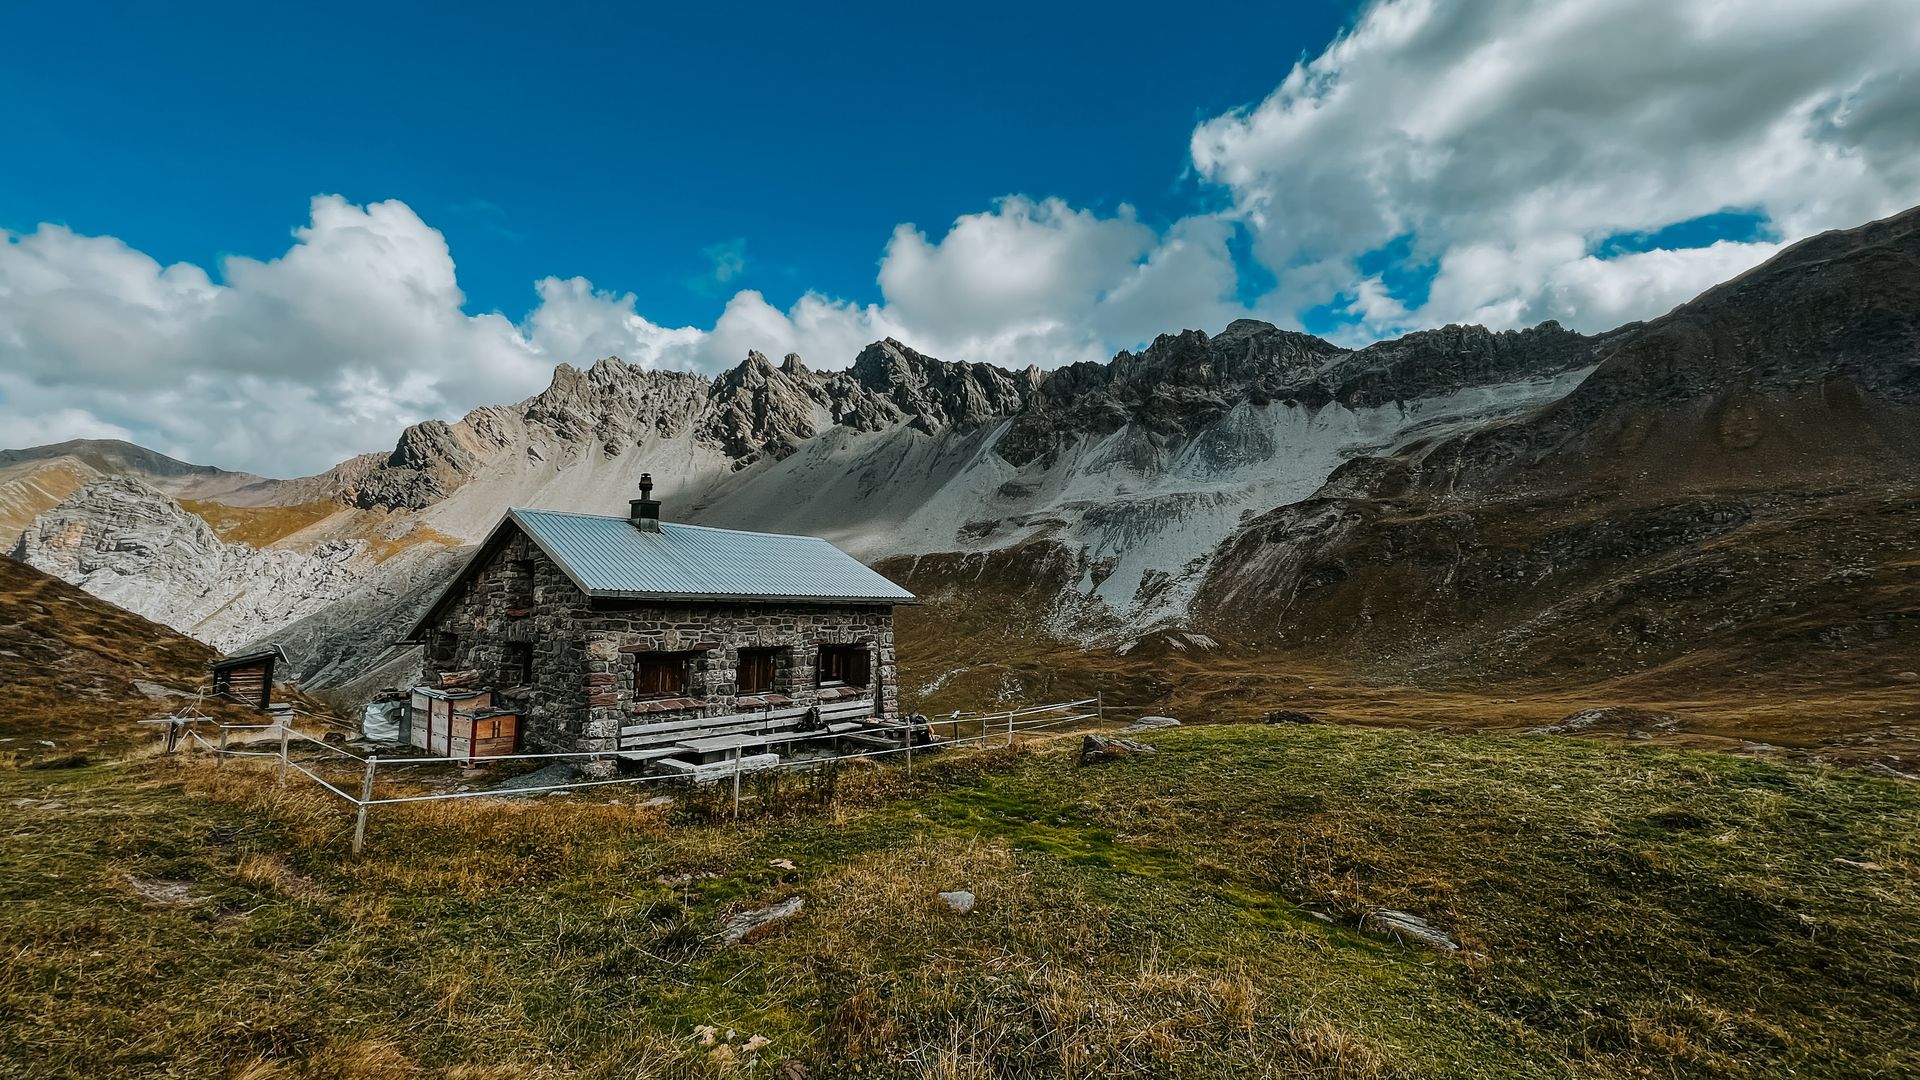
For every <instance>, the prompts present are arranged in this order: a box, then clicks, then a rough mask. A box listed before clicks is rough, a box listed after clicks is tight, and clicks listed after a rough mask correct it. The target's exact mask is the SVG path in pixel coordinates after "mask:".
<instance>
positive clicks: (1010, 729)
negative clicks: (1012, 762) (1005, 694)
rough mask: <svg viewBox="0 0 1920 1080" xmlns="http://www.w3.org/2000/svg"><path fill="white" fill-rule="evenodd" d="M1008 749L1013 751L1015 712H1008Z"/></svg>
mask: <svg viewBox="0 0 1920 1080" xmlns="http://www.w3.org/2000/svg"><path fill="white" fill-rule="evenodd" d="M1007 749H1009V750H1011V749H1013V710H1012V709H1008V710H1007Z"/></svg>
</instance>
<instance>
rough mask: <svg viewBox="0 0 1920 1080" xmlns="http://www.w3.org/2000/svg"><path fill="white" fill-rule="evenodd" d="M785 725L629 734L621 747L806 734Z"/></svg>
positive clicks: (624, 748) (739, 726)
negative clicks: (733, 737) (728, 736)
mask: <svg viewBox="0 0 1920 1080" xmlns="http://www.w3.org/2000/svg"><path fill="white" fill-rule="evenodd" d="M785 727H786V725H775V726H773V727H764V726H761V725H759V724H739V725H735V726H733V727H723V728H702V729H699V730H697V731H668V732H663V733H661V734H658V735H629V736H623V737H622V738H621V739H620V748H621V749H622V750H629V749H634V748H637V747H642V746H679V745H684V744H685V743H686V742H687V740H689V739H712V738H719V737H721V736H723V735H759V736H763V737H765V738H774V737H778V736H785V735H803V734H806V733H804V732H788V731H786V730H785Z"/></svg>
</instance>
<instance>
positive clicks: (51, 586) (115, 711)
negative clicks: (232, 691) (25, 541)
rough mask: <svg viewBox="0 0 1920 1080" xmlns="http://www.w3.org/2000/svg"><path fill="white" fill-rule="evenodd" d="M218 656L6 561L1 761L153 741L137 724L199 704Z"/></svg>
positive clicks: (0, 599) (0, 569)
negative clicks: (197, 697) (210, 667)
mask: <svg viewBox="0 0 1920 1080" xmlns="http://www.w3.org/2000/svg"><path fill="white" fill-rule="evenodd" d="M214 657H215V653H214V651H213V649H211V648H209V647H208V646H206V645H204V644H202V643H201V642H199V641H196V640H194V639H192V638H190V637H187V636H185V635H183V634H178V633H175V632H174V631H172V630H169V629H167V628H166V627H164V626H159V625H157V624H155V623H151V622H148V621H147V620H146V619H143V618H141V617H140V616H138V615H135V614H133V613H132V612H130V611H126V610H124V609H122V608H118V607H115V606H114V605H112V604H109V603H106V602H105V601H103V600H100V599H98V598H96V597H94V596H92V595H91V594H89V593H86V592H83V591H81V590H80V589H77V588H74V587H73V586H71V585H68V584H67V583H66V582H64V581H61V580H59V579H58V578H54V577H51V576H49V575H47V574H43V573H41V572H40V571H38V570H35V569H33V568H32V567H29V566H22V565H21V564H19V563H17V562H14V561H12V560H10V559H0V686H4V687H5V688H6V692H5V701H4V704H0V761H4V760H11V761H16V762H17V761H32V760H39V759H46V758H57V757H60V756H64V755H65V754H67V753H70V752H72V751H74V750H81V751H87V750H94V749H107V750H109V751H111V750H114V749H117V748H124V747H125V746H127V745H129V744H132V743H136V742H139V741H142V740H145V739H149V738H151V737H152V734H151V731H150V730H149V729H144V728H140V727H137V726H135V725H136V722H137V721H139V720H142V719H146V718H148V717H151V716H160V715H166V714H168V713H171V712H173V711H174V710H175V709H178V708H180V707H181V706H183V705H186V704H189V703H191V702H193V701H194V699H195V695H196V692H197V691H198V690H199V688H200V687H201V686H203V685H204V684H205V682H206V680H207V667H206V665H207V663H208V661H210V660H212V659H214ZM206 707H207V708H208V709H209V710H213V711H222V710H221V708H220V707H219V706H217V705H213V704H211V703H208V704H206ZM236 713H237V710H236ZM251 715H257V714H251Z"/></svg>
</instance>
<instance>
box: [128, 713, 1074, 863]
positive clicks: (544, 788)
mask: <svg viewBox="0 0 1920 1080" xmlns="http://www.w3.org/2000/svg"><path fill="white" fill-rule="evenodd" d="M196 706H197V699H196V705H190V706H188V707H187V708H186V709H184V710H182V714H180V715H175V716H170V717H165V718H162V719H158V720H146V721H141V722H142V723H150V724H166V725H169V729H168V731H167V732H166V746H167V749H168V751H169V752H171V750H172V749H173V748H174V747H175V746H176V745H177V744H178V742H179V737H180V735H181V734H182V733H184V734H185V735H186V736H187V737H188V738H189V739H191V740H192V741H193V742H194V743H195V744H197V745H198V746H199V747H201V748H202V749H205V750H207V751H210V752H212V753H213V755H214V764H216V765H218V764H220V763H221V762H222V761H224V760H225V759H226V758H229V757H253V758H274V759H277V761H278V766H279V770H278V771H279V780H280V782H281V783H282V784H284V783H285V782H286V779H287V775H288V773H289V772H290V771H291V772H297V773H300V774H301V775H303V776H305V777H307V778H308V779H310V780H312V781H313V782H314V783H316V784H318V785H319V786H320V787H322V788H324V789H325V790H327V791H328V792H331V793H332V794H334V795H336V796H338V797H339V798H340V799H341V800H342V801H344V802H346V803H348V804H350V805H352V806H354V807H355V808H356V817H355V821H354V830H353V853H354V854H356V855H358V854H360V852H361V851H362V850H363V849H364V847H365V843H366V831H367V814H368V811H369V810H370V809H371V808H372V807H375V806H391V805H397V804H401V803H423V802H445V801H450V800H453V799H481V798H512V797H517V796H522V795H539V794H545V793H549V792H555V791H579V790H583V789H587V788H597V787H607V786H612V785H617V784H648V783H680V784H684V783H701V782H717V781H719V780H720V779H722V777H721V776H713V777H710V778H695V777H692V776H683V775H673V774H655V775H640V776H616V777H611V778H604V779H583V780H573V781H569V782H567V783H561V784H545V785H539V786H534V787H517V788H491V789H487V790H482V791H450V792H437V793H432V794H426V795H390V796H386V797H383V798H375V797H374V783H375V779H376V774H377V773H378V771H379V770H381V769H383V768H385V769H392V768H395V767H403V766H417V765H461V766H468V767H471V766H472V765H473V764H474V763H475V762H496V761H553V760H566V759H574V760H581V759H584V760H587V761H589V762H597V763H613V762H617V761H618V760H619V759H620V753H619V751H617V750H597V751H596V750H581V751H565V752H556V753H539V754H500V755H489V756H486V757H481V758H465V757H415V756H411V755H407V756H398V757H386V758H383V757H380V756H379V755H378V754H366V755H361V754H356V753H353V752H352V751H350V750H347V749H345V748H344V747H340V746H335V745H334V744H332V743H329V742H327V741H326V740H325V739H317V738H314V737H313V736H312V735H308V734H306V733H305V732H301V731H296V730H294V728H293V726H292V722H291V719H290V717H287V716H283V717H282V719H281V721H280V722H278V723H272V724H228V723H222V722H220V721H218V720H216V719H214V718H213V717H210V716H207V715H205V714H204V713H201V712H200V711H199V709H198V708H197V707H196ZM1108 708H1110V706H1106V705H1105V704H1104V702H1103V701H1102V699H1101V698H1100V697H1099V696H1098V695H1096V696H1095V697H1090V698H1082V699H1081V700H1079V701H1063V702H1056V703H1052V704H1047V705H1032V706H1027V707H1024V708H1017V709H1007V710H1002V711H987V712H954V713H952V714H950V715H949V716H947V717H945V718H929V719H927V720H925V721H923V722H918V723H907V722H893V723H887V724H871V725H866V726H862V727H860V728H859V729H858V730H856V731H843V732H830V731H826V730H822V731H818V732H806V731H801V732H794V733H791V734H789V735H783V736H781V737H779V738H776V739H770V740H769V741H770V742H803V741H808V740H812V739H820V740H825V739H835V740H837V739H840V738H844V737H846V736H849V735H885V734H889V733H896V732H905V733H906V734H905V736H904V738H903V739H902V740H901V742H902V745H900V746H897V747H885V748H880V749H873V750H864V751H860V752H858V753H847V754H834V755H828V756H823V757H822V756H816V757H796V758H792V759H788V760H783V761H778V762H775V763H772V764H765V765H759V766H756V767H755V768H754V769H753V770H752V771H753V772H756V773H771V772H777V771H778V770H781V769H818V768H821V767H823V766H828V765H833V764H836V763H839V762H843V761H864V760H874V759H878V758H886V757H892V756H894V755H904V756H905V759H906V771H907V773H908V775H912V772H913V752H914V750H915V749H916V746H915V743H916V741H917V740H918V739H919V738H920V737H921V735H922V734H923V733H924V735H925V736H926V737H927V739H928V740H929V741H928V742H926V743H923V744H921V745H920V746H919V747H918V749H920V750H921V752H923V753H924V752H926V751H927V750H930V749H931V750H946V749H952V748H957V747H968V746H971V747H981V746H987V745H1001V746H1005V747H1012V746H1013V745H1015V741H1016V739H1017V738H1018V736H1020V735H1023V734H1028V733H1034V732H1041V731H1047V730H1049V729H1057V728H1060V727H1062V726H1064V725H1068V724H1074V723H1084V722H1086V721H1089V720H1092V721H1099V722H1104V721H1105V715H1106V711H1107V709H1108ZM281 711H282V712H283V713H289V714H299V715H303V716H308V717H312V718H313V719H315V720H318V721H322V722H325V723H329V724H334V725H339V721H337V720H334V719H333V718H331V717H325V716H320V715H318V714H314V713H310V712H307V711H306V710H303V709H299V708H291V709H285V708H283V709H282V710H281ZM203 723H206V724H213V725H214V726H215V727H216V728H217V729H218V731H219V737H218V741H217V742H216V741H212V740H209V739H207V738H206V737H205V736H204V735H202V734H201V733H200V732H199V730H197V725H199V724H203ZM943 725H945V726H948V729H949V735H948V736H947V737H946V738H944V739H938V741H934V740H936V739H937V735H936V733H935V730H934V729H935V728H936V727H939V726H943ZM339 726H344V725H339ZM963 728H971V729H973V734H971V735H962V734H961V731H962V730H963ZM248 731H271V732H274V733H275V738H276V741H277V742H278V746H277V748H276V749H273V750H240V749H235V748H234V747H232V746H230V745H229V734H230V733H232V732H248ZM763 734H770V733H763ZM690 737H694V738H697V737H698V736H690ZM262 741H264V740H262ZM257 744H258V743H257V742H255V743H247V744H243V745H257ZM296 744H298V745H301V746H303V747H304V746H313V747H318V748H319V749H320V750H322V751H324V752H325V753H327V754H331V755H333V756H334V757H336V758H344V759H346V760H348V761H353V762H355V763H358V764H359V765H360V767H361V768H360V772H361V776H360V793H359V794H358V795H354V794H353V793H351V792H350V791H348V790H347V789H345V788H342V787H340V786H339V785H337V784H335V783H333V782H331V781H329V780H328V779H327V778H325V777H323V776H321V775H320V774H319V773H317V772H315V771H314V770H313V769H310V768H308V767H307V765H308V764H318V762H317V761H311V762H309V763H302V762H301V761H298V760H294V758H293V757H292V756H291V750H292V748H293V746H294V745H296ZM716 764H718V763H716ZM743 771H744V770H743V769H742V765H741V751H740V747H739V746H735V747H734V748H733V768H732V770H731V778H732V781H733V813H734V816H735V817H738V816H739V813H740V779H741V776H742V773H743Z"/></svg>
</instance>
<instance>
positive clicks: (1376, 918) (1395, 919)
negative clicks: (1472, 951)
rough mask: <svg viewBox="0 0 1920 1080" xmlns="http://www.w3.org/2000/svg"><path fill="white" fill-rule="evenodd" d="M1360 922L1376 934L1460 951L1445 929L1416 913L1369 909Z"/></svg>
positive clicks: (1435, 947)
mask: <svg viewBox="0 0 1920 1080" xmlns="http://www.w3.org/2000/svg"><path fill="white" fill-rule="evenodd" d="M1360 924H1361V925H1362V926H1364V927H1366V928H1367V929H1369V930H1371V931H1373V932H1374V933H1376V934H1386V935H1388V936H1390V937H1396V938H1400V939H1402V940H1407V941H1413V942H1416V943H1418V944H1421V945H1425V946H1428V947H1429V948H1434V949H1440V950H1442V951H1444V952H1459V951H1460V943H1459V942H1457V941H1455V940H1453V938H1451V937H1449V936H1447V933H1446V931H1444V930H1441V929H1440V928H1439V927H1437V926H1435V925H1433V924H1432V923H1430V922H1428V921H1427V920H1425V919H1423V918H1421V917H1420V916H1418V915H1409V914H1408V913H1406V912H1404V911H1394V910H1392V909H1389V908H1382V909H1380V910H1379V911H1370V912H1368V913H1367V917H1366V918H1365V919H1362V920H1361V921H1360Z"/></svg>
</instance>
